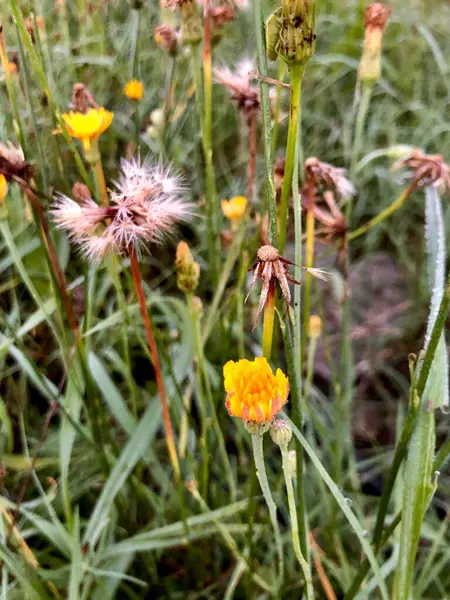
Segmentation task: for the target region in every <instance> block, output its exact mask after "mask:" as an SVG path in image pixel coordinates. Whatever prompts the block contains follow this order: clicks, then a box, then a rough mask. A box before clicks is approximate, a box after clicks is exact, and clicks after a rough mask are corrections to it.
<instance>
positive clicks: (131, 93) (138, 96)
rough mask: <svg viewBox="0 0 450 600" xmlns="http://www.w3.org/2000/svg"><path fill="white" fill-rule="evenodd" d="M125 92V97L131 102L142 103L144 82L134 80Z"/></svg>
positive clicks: (129, 83)
mask: <svg viewBox="0 0 450 600" xmlns="http://www.w3.org/2000/svg"><path fill="white" fill-rule="evenodd" d="M123 91H124V93H125V96H126V97H127V98H129V99H130V100H136V101H137V102H140V101H141V100H142V98H143V97H144V84H143V83H142V81H137V79H132V80H131V81H129V82H128V83H127V85H126V86H125V88H124V90H123Z"/></svg>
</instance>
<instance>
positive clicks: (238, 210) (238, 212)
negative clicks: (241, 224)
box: [220, 196, 248, 221]
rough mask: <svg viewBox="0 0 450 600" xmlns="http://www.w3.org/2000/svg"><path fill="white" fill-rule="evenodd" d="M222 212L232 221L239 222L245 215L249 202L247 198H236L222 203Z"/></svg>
mask: <svg viewBox="0 0 450 600" xmlns="http://www.w3.org/2000/svg"><path fill="white" fill-rule="evenodd" d="M220 204H221V206H222V212H223V214H224V216H225V217H226V218H227V219H230V221H238V220H239V219H240V218H241V217H242V215H243V214H244V213H245V209H246V208H247V204H248V200H247V198H246V197H245V196H235V197H234V198H231V200H222V201H221V203H220Z"/></svg>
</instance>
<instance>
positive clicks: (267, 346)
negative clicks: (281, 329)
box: [262, 281, 275, 360]
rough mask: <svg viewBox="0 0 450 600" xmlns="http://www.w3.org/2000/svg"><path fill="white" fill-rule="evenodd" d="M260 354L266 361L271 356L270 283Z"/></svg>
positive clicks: (272, 314)
mask: <svg viewBox="0 0 450 600" xmlns="http://www.w3.org/2000/svg"><path fill="white" fill-rule="evenodd" d="M263 323H264V324H263V337H262V353H263V356H264V357H265V358H267V360H270V357H271V355H272V341H273V328H274V323H275V283H274V282H273V281H271V282H270V285H269V292H268V294H267V301H266V304H265V306H264V315H263Z"/></svg>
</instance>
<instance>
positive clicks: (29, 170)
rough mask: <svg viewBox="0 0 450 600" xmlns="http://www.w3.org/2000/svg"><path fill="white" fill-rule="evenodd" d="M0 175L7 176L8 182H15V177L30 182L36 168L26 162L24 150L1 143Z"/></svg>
mask: <svg viewBox="0 0 450 600" xmlns="http://www.w3.org/2000/svg"><path fill="white" fill-rule="evenodd" d="M0 173H1V174H3V175H4V176H5V178H6V180H7V181H13V180H14V178H15V177H19V178H20V179H23V180H24V181H26V182H29V180H30V179H31V178H32V177H33V174H34V167H33V166H32V164H31V163H29V162H27V161H26V160H25V157H24V155H23V151H22V148H20V147H17V148H16V147H15V146H13V145H12V144H11V143H10V142H8V145H5V144H2V143H1V142H0Z"/></svg>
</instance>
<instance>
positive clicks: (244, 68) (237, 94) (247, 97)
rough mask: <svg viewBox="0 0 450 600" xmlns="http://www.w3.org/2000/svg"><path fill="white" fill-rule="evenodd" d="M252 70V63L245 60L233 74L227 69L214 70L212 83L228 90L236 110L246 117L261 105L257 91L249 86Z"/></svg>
mask: <svg viewBox="0 0 450 600" xmlns="http://www.w3.org/2000/svg"><path fill="white" fill-rule="evenodd" d="M254 68H255V67H254V64H253V61H250V60H247V59H245V60H242V61H241V62H240V63H238V65H237V68H236V70H235V71H234V72H233V71H231V70H230V69H228V68H227V67H224V68H216V69H214V81H215V82H216V83H218V84H219V85H223V86H224V87H225V88H226V89H227V90H228V92H229V94H230V96H231V99H232V100H233V101H234V102H236V105H237V108H238V109H239V110H241V111H242V112H243V113H244V115H246V116H247V117H249V116H251V115H252V114H253V113H254V112H255V111H258V110H259V108H260V105H261V101H260V95H259V89H258V88H256V87H254V86H252V85H251V84H250V81H251V73H252V72H253V71H254Z"/></svg>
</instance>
